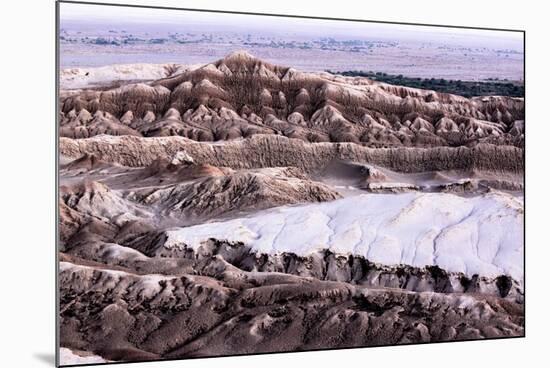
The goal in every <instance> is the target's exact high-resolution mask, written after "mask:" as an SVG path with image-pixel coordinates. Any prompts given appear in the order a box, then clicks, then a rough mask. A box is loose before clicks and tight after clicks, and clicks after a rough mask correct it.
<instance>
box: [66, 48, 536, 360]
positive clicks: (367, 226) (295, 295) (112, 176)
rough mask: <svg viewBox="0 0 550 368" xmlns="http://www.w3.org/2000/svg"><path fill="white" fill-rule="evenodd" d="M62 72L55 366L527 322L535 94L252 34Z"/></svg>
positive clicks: (361, 342) (502, 333)
mask: <svg viewBox="0 0 550 368" xmlns="http://www.w3.org/2000/svg"><path fill="white" fill-rule="evenodd" d="M207 56H208V55H206V56H204V57H207ZM326 69H329V68H326ZM346 70H351V69H348V68H346ZM521 75H522V73H521ZM464 79H467V78H464ZM59 86H60V91H59V110H60V111H59V118H58V123H59V126H58V132H59V136H60V137H59V143H58V149H59V172H58V175H59V246H58V251H59V252H58V254H59V256H58V258H59V276H58V281H59V298H60V300H59V304H60V306H59V325H60V345H61V350H60V358H61V361H60V362H61V364H62V365H73V364H75V365H77V364H86V363H105V362H119V361H143V360H157V359H176V358H182V359H183V358H192V357H209V356H223V355H235V354H252V353H263V352H290V351H303V350H318V349H328V348H348V347H366V346H381V345H398V344H410V343H427V342H442V341H462V340H472V339H487V338H501V337H518V336H523V335H524V325H525V321H524V265H523V260H524V235H523V234H524V194H523V190H524V169H525V167H524V155H525V153H524V141H525V139H524V125H525V124H524V108H525V105H524V99H523V97H516V96H505V95H493V94H492V95H480V96H474V97H464V96H461V95H458V94H450V93H445V92H440V91H436V90H431V89H420V88H413V87H406V86H402V85H397V84H388V83H385V82H381V81H377V80H374V79H373V78H369V77H364V76H346V75H343V74H341V73H338V72H337V71H335V72H327V71H323V70H317V71H315V70H301V69H300V68H298V67H297V66H295V65H284V64H275V63H272V62H270V61H267V60H265V59H263V58H260V57H258V56H256V55H254V54H252V53H251V50H250V49H248V50H242V49H236V50H234V51H231V52H228V53H227V54H225V55H224V56H223V57H220V58H210V57H209V56H208V61H205V62H203V63H199V64H190V63H187V62H182V63H148V62H143V63H139V64H109V65H101V66H82V67H79V68H75V67H74V66H72V67H67V68H62V69H61V70H60V80H59Z"/></svg>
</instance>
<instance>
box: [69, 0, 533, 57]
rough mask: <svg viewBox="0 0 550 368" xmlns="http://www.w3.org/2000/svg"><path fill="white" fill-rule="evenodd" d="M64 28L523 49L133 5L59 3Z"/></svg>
mask: <svg viewBox="0 0 550 368" xmlns="http://www.w3.org/2000/svg"><path fill="white" fill-rule="evenodd" d="M60 19H61V26H62V27H63V26H64V25H67V24H75V21H76V22H78V23H80V24H83V23H84V22H89V23H95V24H97V23H101V24H105V25H106V26H112V27H116V26H117V25H120V24H121V23H123V24H135V25H138V24H141V25H143V27H144V30H145V29H146V28H157V27H162V28H164V27H165V26H169V25H173V26H174V29H176V28H177V29H182V28H185V30H187V31H192V29H193V27H196V28H200V29H201V30H203V29H204V28H205V27H212V28H213V29H215V30H216V31H220V30H224V29H227V31H228V32H254V31H255V30H258V31H259V30H261V31H262V33H272V34H281V33H284V34H297V35H303V36H312V37H346V38H366V39H367V38H368V39H376V38H380V39H385V40H388V39H392V40H396V41H399V40H411V39H418V40H421V41H432V42H444V43H449V44H465V45H468V46H484V47H491V48H511V49H514V50H517V51H522V50H523V34H522V33H521V32H509V31H488V30H475V29H461V28H450V27H444V28H443V27H429V26H409V25H400V24H383V23H366V22H343V21H330V20H319V19H303V18H288V17H275V16H253V15H242V14H223V13H209V12H196V11H183V10H171V9H151V8H133V7H122V6H102V5H93V4H69V3H61V4H60Z"/></svg>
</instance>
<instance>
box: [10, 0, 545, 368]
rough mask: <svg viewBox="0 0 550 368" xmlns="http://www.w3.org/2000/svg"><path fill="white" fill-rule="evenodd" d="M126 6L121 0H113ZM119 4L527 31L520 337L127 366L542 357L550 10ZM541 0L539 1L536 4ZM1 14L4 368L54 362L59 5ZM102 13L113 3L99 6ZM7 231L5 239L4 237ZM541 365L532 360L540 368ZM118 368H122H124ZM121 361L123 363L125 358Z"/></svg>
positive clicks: (387, 4) (43, 3)
mask: <svg viewBox="0 0 550 368" xmlns="http://www.w3.org/2000/svg"><path fill="white" fill-rule="evenodd" d="M119 1H120V2H123V1H122V0H119ZM125 2H126V3H132V4H145V5H151V4H153V5H165V6H173V7H189V8H204V9H218V10H235V11H251V12H265V13H286V14H296V15H311V16H322V17H341V18H360V19H368V20H385V21H405V22H417V23H436V24H450V25H463V26H483V27H496V28H514V29H525V30H526V31H527V44H526V50H527V54H526V60H527V69H526V70H527V77H526V81H527V85H526V86H527V92H526V94H527V117H526V124H527V143H526V148H527V150H526V152H527V194H526V213H527V224H526V227H527V248H526V254H527V278H526V283H527V291H526V292H527V321H526V322H527V328H526V332H527V338H525V339H510V340H500V341H480V342H466V343H447V344H434V345H421V346H402V347H385V348H369V349H354V350H341V351H325V352H316V353H294V354H277V355H262V356H249V357H239V358H216V359H200V360H188V361H179V362H178V361H176V362H164V363H145V364H132V365H130V367H132V368H138V367H153V366H155V367H190V368H191V367H193V368H194V367H218V366H219V365H225V366H227V365H229V366H234V365H238V366H239V367H242V368H246V367H258V366H262V368H263V367H281V366H296V365H306V366H310V367H312V366H315V367H334V366H336V365H348V364H350V365H356V364H358V365H363V366H373V365H384V366H390V367H393V366H399V365H401V366H406V367H420V366H422V367H432V366H433V367H436V366H437V367H440V366H442V365H444V366H445V367H446V368H447V367H449V368H451V367H465V366H470V367H480V366H491V367H517V366H521V365H525V364H529V363H528V362H531V364H534V366H541V365H542V364H543V363H542V362H544V361H547V362H548V356H547V353H548V352H547V351H545V350H546V349H548V346H549V344H548V339H547V336H548V332H549V331H550V325H549V323H548V313H549V312H548V311H549V303H548V302H549V298H548V294H549V293H550V290H549V280H550V275H549V272H550V266H549V257H550V254H549V251H548V250H549V248H550V241H549V240H548V230H549V229H550V223H549V218H550V214H549V213H548V207H549V205H550V201H549V200H548V190H547V186H548V185H549V183H550V181H548V179H549V176H548V168H549V165H548V160H549V159H550V150H549V147H550V142H549V141H548V137H550V135H549V134H550V132H549V126H550V121H548V109H549V108H550V103H549V102H548V100H549V98H550V93H549V88H548V86H549V85H550V84H549V83H550V81H549V78H548V75H549V74H550V63H549V53H548V35H549V34H550V32H549V31H548V26H549V24H548V23H549V21H548V11H547V9H546V10H545V9H543V5H542V4H544V2H542V1H540V2H539V1H527V0H524V1H517V0H515V1H503V0H500V1H489V0H485V1H481V0H474V1H470V0H455V1H441V0H439V1H438V0H434V1H419V0H417V1H410V0H402V1H396V0H393V1H392V0H386V1H371V2H369V1H359V0H355V1H352V0H338V1H330V2H321V1H319V0H315V1H312V0H302V1H297V0H276V1H258V0H256V1H250V0H246V1H245V0H233V1H227V0H226V1H223V0H201V1H199V0H195V1H181V0H180V1H176V0H172V1H167V0H162V1H160V0H156V1H153V0H145V1H131V0H125ZM537 3H539V4H541V5H536V4H537ZM0 6H1V11H0V17H1V19H0V27H1V32H0V40H1V43H0V50H1V52H0V63H1V69H0V101H1V102H0V170H1V171H0V175H1V179H0V229H1V231H2V235H1V237H0V257H1V258H0V259H1V263H0V272H1V275H0V339H1V341H0V347H1V348H0V349H1V351H2V353H1V354H0V365H1V366H3V367H20V366H21V367H29V368H31V367H32V368H34V367H47V366H50V367H51V366H53V354H54V315H55V313H54V226H55V219H54V213H55V203H56V201H55V198H54V172H55V171H54V154H55V152H54V142H55V137H54V116H55V115H54V101H55V99H54V40H55V33H54V1H53V0H32V1H31V0H11V1H3V2H1V5H0ZM106 11H108V8H106ZM6 235H7V236H6ZM537 363H538V364H537ZM119 366H121V367H122V365H119ZM123 366H126V365H123Z"/></svg>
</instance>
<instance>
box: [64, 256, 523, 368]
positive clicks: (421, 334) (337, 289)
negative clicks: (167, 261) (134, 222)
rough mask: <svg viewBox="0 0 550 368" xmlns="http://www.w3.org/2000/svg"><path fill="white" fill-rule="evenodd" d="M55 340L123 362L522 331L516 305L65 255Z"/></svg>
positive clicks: (487, 298) (279, 276) (467, 296)
mask: <svg viewBox="0 0 550 368" xmlns="http://www.w3.org/2000/svg"><path fill="white" fill-rule="evenodd" d="M60 269H61V273H60V285H61V309H60V310H61V331H62V334H61V344H62V345H63V346H66V347H68V348H71V349H78V350H86V351H90V352H93V353H95V354H97V355H100V356H102V357H104V358H105V359H109V360H120V359H123V360H125V361H132V360H144V359H145V360H146V359H162V358H184V357H200V356H215V355H227V354H247V353H259V352H272V351H295V350H307V349H323V348H329V347H331V348H338V347H353V346H376V345H387V344H402V343H411V342H435V341H456V340H468V339H478V338H488V337H504V336H518V335H522V334H523V316H522V310H521V308H520V306H519V305H517V304H515V303H513V302H510V301H508V300H506V299H502V298H499V297H490V296H483V297H481V296H478V295H477V294H443V293H433V292H416V293H413V292H409V291H405V290H398V289H376V288H368V287H364V286H361V285H357V284H350V283H346V282H335V281H321V280H317V279H315V278H310V277H301V276H293V275H285V274H280V273H257V272H254V273H248V272H242V271H240V272H238V271H234V270H227V271H224V272H221V273H218V277H217V278H211V277H205V276H200V275H182V276H165V275H139V274H135V273H132V272H128V271H121V270H109V269H100V268H96V267H90V266H81V265H75V264H72V263H68V262H62V263H61V266H60Z"/></svg>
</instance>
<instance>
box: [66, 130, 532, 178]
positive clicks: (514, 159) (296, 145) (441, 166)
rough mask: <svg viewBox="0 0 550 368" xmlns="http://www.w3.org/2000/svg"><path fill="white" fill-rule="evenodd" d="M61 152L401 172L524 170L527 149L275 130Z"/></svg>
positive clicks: (98, 140)
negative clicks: (393, 142)
mask: <svg viewBox="0 0 550 368" xmlns="http://www.w3.org/2000/svg"><path fill="white" fill-rule="evenodd" d="M59 150H60V153H61V154H62V155H65V156H68V157H72V158H79V157H81V156H83V155H84V154H92V155H94V156H96V157H97V158H98V159H100V160H104V161H109V162H114V163H118V164H121V165H125V166H149V165H150V164H151V163H152V162H153V161H155V160H158V159H164V160H169V159H171V158H172V157H173V156H174V155H175V154H176V153H177V152H179V151H185V152H186V153H187V154H189V155H190V156H191V157H193V159H194V160H195V162H196V163H204V164H211V165H215V166H224V167H231V168H233V169H243V168H262V167H279V166H295V167H298V168H300V169H302V170H304V171H306V172H314V171H317V170H321V169H323V168H325V167H326V166H327V165H329V164H330V163H332V162H333V161H334V160H346V161H354V162H359V163H365V164H371V165H376V166H381V167H385V168H388V169H391V170H395V171H400V172H425V171H441V170H474V169H477V170H489V171H507V172H516V173H523V170H524V150H523V149H520V148H517V147H513V146H496V145H490V144H480V145H477V146H475V147H471V148H470V147H435V148H388V149H372V148H367V147H363V146H360V145H357V144H354V143H338V144H334V143H305V142H303V141H300V140H298V139H289V138H286V137H282V136H274V135H256V136H253V137H251V138H249V139H244V140H238V141H230V142H224V143H220V144H218V143H205V142H200V143H199V142H193V141H191V140H189V139H186V138H180V137H163V138H139V137H129V136H125V137H109V136H96V137H93V138H90V139H78V140H74V139H68V138H61V139H60V144H59Z"/></svg>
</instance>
